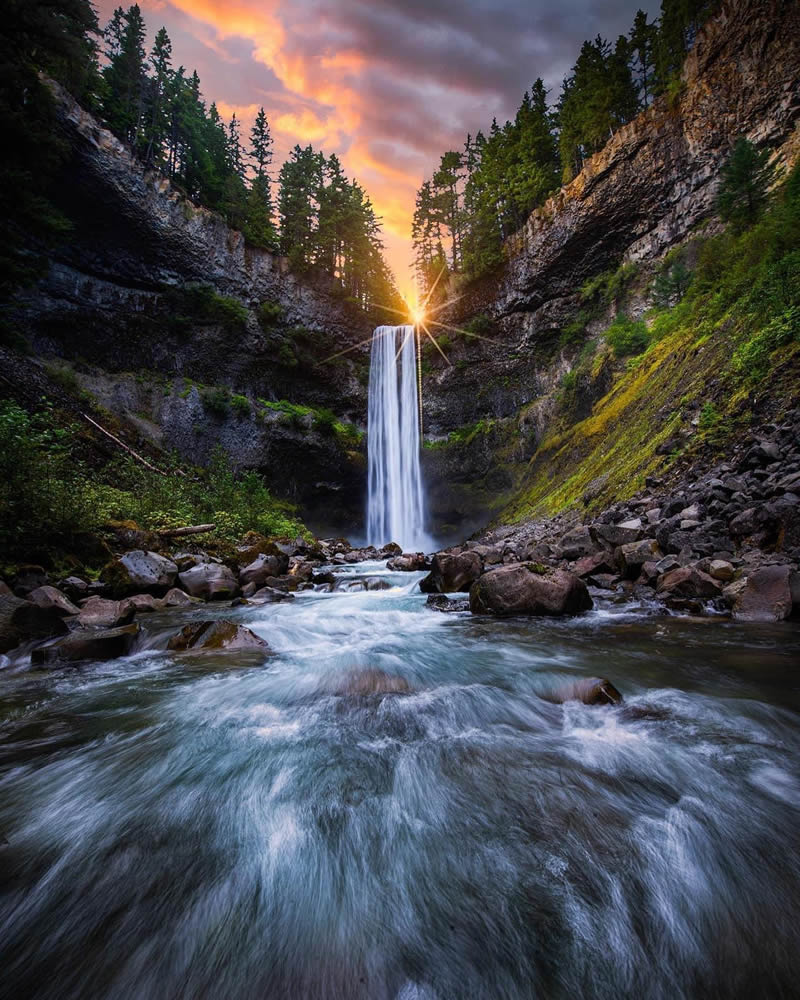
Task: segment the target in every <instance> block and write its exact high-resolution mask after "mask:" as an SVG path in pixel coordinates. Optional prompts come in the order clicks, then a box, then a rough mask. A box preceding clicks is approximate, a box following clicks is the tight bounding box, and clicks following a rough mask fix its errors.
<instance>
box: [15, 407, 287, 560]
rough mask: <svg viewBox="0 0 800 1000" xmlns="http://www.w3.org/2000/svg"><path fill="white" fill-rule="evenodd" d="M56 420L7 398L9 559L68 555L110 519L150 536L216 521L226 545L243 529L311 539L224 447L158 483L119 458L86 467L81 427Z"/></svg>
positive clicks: (172, 467)
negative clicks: (239, 470)
mask: <svg viewBox="0 0 800 1000" xmlns="http://www.w3.org/2000/svg"><path fill="white" fill-rule="evenodd" d="M58 421H59V414H58V412H57V411H54V410H53V409H52V407H49V406H46V405H45V406H43V408H42V410H41V411H40V412H38V413H36V414H33V415H31V414H29V413H27V412H26V411H25V410H23V409H22V408H21V407H20V406H18V405H17V404H16V403H15V402H11V401H9V400H0V553H2V556H3V557H4V558H5V559H6V560H10V559H13V558H15V557H16V558H30V556H31V554H36V555H37V557H38V554H39V553H46V552H48V551H54V552H62V553H64V552H69V548H70V545H71V544H72V541H73V539H74V538H76V536H77V535H78V533H80V532H85V531H95V530H98V529H100V528H101V527H102V526H103V525H104V524H105V523H107V522H108V521H109V520H112V519H113V520H119V521H135V522H136V523H138V524H141V525H143V526H145V527H147V528H150V529H153V530H159V529H165V528H174V527H181V526H182V525H186V524H201V523H206V522H214V523H215V524H217V534H218V535H219V536H220V537H222V538H228V539H233V538H236V537H240V536H241V535H242V534H243V533H244V531H246V530H253V531H258V532H260V533H261V534H264V535H291V536H296V535H298V534H301V533H304V532H305V528H304V526H303V525H302V523H301V522H300V521H298V520H297V518H296V516H295V514H294V509H293V508H292V507H291V506H290V505H288V504H286V503H282V502H280V501H278V500H276V499H275V498H274V497H273V496H272V495H271V493H270V492H269V490H268V488H267V486H266V484H265V483H264V480H263V479H262V478H261V476H260V475H258V473H256V472H253V471H249V472H245V473H243V474H240V475H237V474H236V473H235V472H234V470H233V469H231V467H230V464H229V462H228V459H227V456H226V455H225V453H224V451H223V450H222V449H221V448H218V449H217V450H216V451H215V452H214V454H213V456H212V460H211V462H210V463H209V466H208V468H207V469H195V470H191V471H188V470H186V469H182V468H181V467H180V465H179V463H178V462H177V461H176V460H175V459H174V458H173V459H171V460H168V461H167V462H166V463H164V464H166V466H167V468H166V469H165V470H164V471H166V472H167V475H159V474H158V473H157V472H153V471H152V470H150V469H147V468H145V467H144V466H142V465H141V464H139V463H138V462H136V461H135V460H134V459H132V458H131V457H130V456H128V455H124V454H122V453H121V452H120V454H119V456H118V457H117V458H115V459H113V460H112V461H111V462H110V463H109V464H108V465H106V466H105V468H103V469H102V470H101V471H100V472H98V470H97V469H94V468H89V467H87V466H86V464H85V463H84V462H83V461H82V459H81V455H82V453H84V452H85V440H84V435H85V431H84V430H83V428H82V427H78V426H76V425H73V424H69V423H67V424H65V425H63V426H59V424H58ZM111 483H113V485H111Z"/></svg>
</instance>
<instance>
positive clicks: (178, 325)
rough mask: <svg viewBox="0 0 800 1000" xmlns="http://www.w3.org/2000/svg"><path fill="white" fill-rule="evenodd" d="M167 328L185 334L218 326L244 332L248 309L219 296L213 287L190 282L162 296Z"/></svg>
mask: <svg viewBox="0 0 800 1000" xmlns="http://www.w3.org/2000/svg"><path fill="white" fill-rule="evenodd" d="M163 302H164V307H165V308H166V310H167V313H168V317H169V324H170V326H171V327H172V329H173V330H175V331H176V332H177V333H182V334H188V333H190V332H191V330H192V327H194V326H217V325H218V326H221V327H223V329H225V330H230V331H237V330H242V329H244V327H245V325H246V323H247V308H246V307H245V306H244V305H243V304H242V303H241V302H240V301H239V300H238V299H234V298H231V297H230V296H227V295H220V294H218V293H217V292H216V291H214V288H213V286H211V285H205V284H200V283H196V282H190V283H188V284H186V285H182V286H181V287H180V288H170V289H168V290H167V291H166V292H165V293H164V297H163Z"/></svg>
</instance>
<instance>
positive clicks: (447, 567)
mask: <svg viewBox="0 0 800 1000" xmlns="http://www.w3.org/2000/svg"><path fill="white" fill-rule="evenodd" d="M482 568H483V564H482V562H481V557H480V556H479V555H478V553H477V552H458V553H450V552H437V553H436V555H435V556H434V557H433V563H432V564H431V571H430V573H429V574H428V575H427V576H426V577H425V578H424V579H422V580H420V583H419V589H420V590H421V591H422V592H423V594H435V593H439V594H453V593H466V592H467V591H469V589H470V586H471V585H472V584H473V583H474V582H475V580H477V579H478V577H479V576H480V575H481V570H482Z"/></svg>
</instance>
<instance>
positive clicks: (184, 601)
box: [163, 587, 197, 608]
mask: <svg viewBox="0 0 800 1000" xmlns="http://www.w3.org/2000/svg"><path fill="white" fill-rule="evenodd" d="M163 603H164V607H165V608H185V607H188V606H189V605H190V604H195V603H197V602H196V600H195V599H193V598H191V597H189V595H188V594H187V593H186V592H185V591H183V590H181V589H180V588H178V587H172V588H171V589H170V590H168V591H167V592H166V594H164V601H163Z"/></svg>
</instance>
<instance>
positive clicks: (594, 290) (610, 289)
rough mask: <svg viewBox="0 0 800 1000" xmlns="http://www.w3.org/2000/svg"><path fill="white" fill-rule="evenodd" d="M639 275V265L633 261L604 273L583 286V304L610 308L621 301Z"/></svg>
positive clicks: (581, 292)
mask: <svg viewBox="0 0 800 1000" xmlns="http://www.w3.org/2000/svg"><path fill="white" fill-rule="evenodd" d="M638 273H639V265H638V264H636V263H635V262H633V261H628V262H625V263H623V264H620V266H619V267H617V268H615V269H614V270H613V271H603V272H602V274H598V275H596V276H595V277H594V278H590V279H589V280H588V281H587V282H585V283H584V284H583V285H582V286H581V291H580V296H581V302H584V303H591V304H594V305H605V306H609V305H612V304H613V303H615V302H618V301H620V300H621V299H622V297H623V295H624V293H625V292H626V291H627V288H628V286H629V285H630V283H631V282H632V281H633V280H634V278H635V277H636V275H637V274H638Z"/></svg>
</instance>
